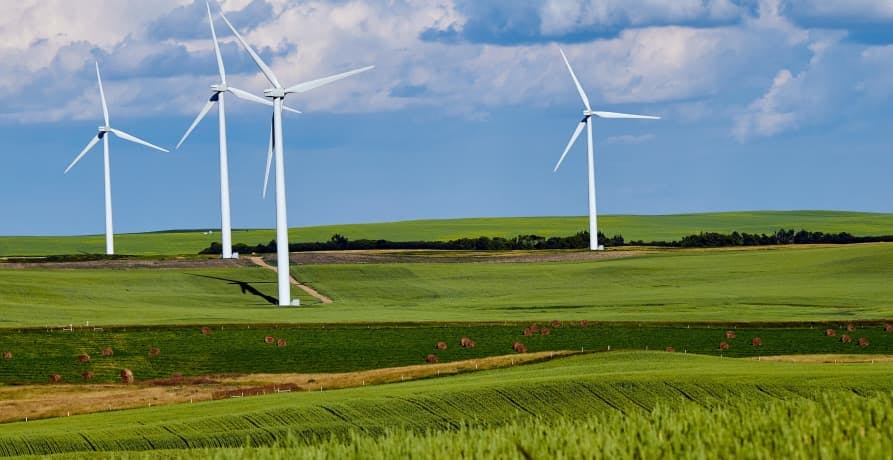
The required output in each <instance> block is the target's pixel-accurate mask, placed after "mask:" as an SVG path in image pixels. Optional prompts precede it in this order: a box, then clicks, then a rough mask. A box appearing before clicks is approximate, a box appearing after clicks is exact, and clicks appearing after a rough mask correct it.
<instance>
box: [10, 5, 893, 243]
mask: <svg viewBox="0 0 893 460" xmlns="http://www.w3.org/2000/svg"><path fill="white" fill-rule="evenodd" d="M219 7H220V8H221V9H222V10H223V11H225V12H226V14H227V16H228V17H229V18H230V20H231V21H232V22H233V23H234V24H235V25H236V26H237V27H238V28H239V29H240V30H241V31H242V33H243V35H244V36H245V37H246V39H247V40H248V41H249V42H250V43H251V44H252V45H253V46H255V48H256V49H258V50H259V51H260V53H261V54H262V56H263V57H264V59H266V60H267V61H268V62H270V63H271V66H272V67H273V69H274V70H275V71H276V73H277V75H278V76H279V78H280V80H283V82H284V83H286V84H294V83H297V82H300V81H304V80H307V79H312V78H316V77H319V76H324V75H328V74H331V73H336V72H340V71H344V70H348V69H352V68H356V67H360V66H364V65H367V64H375V65H376V69H375V70H373V71H372V72H369V73H366V74H363V75H361V76H358V77H354V78H352V79H348V80H344V81H342V82H339V83H337V84H333V85H331V86H328V87H325V88H322V89H319V90H315V91H313V92H310V93H306V94H302V95H298V96H297V97H292V98H290V99H289V104H290V105H292V106H294V107H297V108H300V109H302V110H303V111H304V112H305V113H304V114H303V115H287V116H286V120H285V132H284V135H285V146H286V170H287V177H288V182H287V187H288V203H289V224H290V226H303V225H316V224H329V223H352V222H372V221H391V220H402V219H421V218H446V217H473V216H536V215H583V214H585V212H586V171H585V142H580V143H578V145H577V146H576V147H575V148H574V150H573V151H572V152H571V153H570V154H569V156H568V158H567V160H565V161H566V163H565V164H564V165H563V166H562V168H561V170H560V171H559V172H558V173H557V174H554V173H552V167H553V166H554V164H555V162H556V161H557V159H558V157H559V156H560V154H561V151H562V149H563V147H564V145H565V143H566V142H567V140H568V138H569V137H570V135H571V133H572V132H573V129H574V125H575V123H576V122H577V121H578V119H579V118H580V110H581V109H582V105H581V102H580V100H579V97H578V96H577V94H576V91H575V90H574V87H573V82H572V81H571V79H570V77H569V75H568V74H567V71H566V70H565V68H564V66H563V62H562V61H561V56H560V54H559V53H558V46H561V47H562V48H564V50H565V51H566V53H567V54H568V57H569V59H570V60H571V63H572V64H573V65H574V68H575V70H576V71H577V74H578V76H579V77H580V80H581V83H582V84H583V86H584V87H585V88H586V89H587V92H588V93H589V97H590V99H591V100H592V103H593V106H594V107H595V108H596V109H597V110H598V109H601V110H609V111H631V112H635V113H647V114H655V115H660V116H662V117H664V119H663V120H660V121H626V120H598V121H597V123H596V125H595V135H596V158H597V164H596V175H597V184H598V198H599V202H598V204H599V211H600V212H601V213H611V214H618V213H628V214H667V213H683V212H703V211H721V210H750V209H841V210H860V211H876V212H893V204H891V203H893V201H891V199H890V197H891V196H893V185H891V181H890V179H889V177H888V176H889V174H890V172H891V171H893V157H891V152H890V149H889V147H888V146H889V145H890V140H891V139H893V117H891V115H893V110H891V109H890V108H889V107H890V102H891V96H893V78H890V75H893V32H891V31H893V3H890V2H880V1H869V0H861V1H860V0H851V1H831V0H814V1H806V0H740V1H736V0H673V1H669V0H666V1H659V0H543V1H539V2H517V1H503V0H498V1H489V2H480V1H474V0H431V1H429V0H426V1H383V0H382V1H360V0H353V1H346V0H341V1H326V2H320V1H292V0H227V1H224V2H221V3H220V6H219ZM204 8H205V6H204V2H203V1H194V0H157V1H153V2H145V1H142V0H82V1H79V2H76V3H75V2H69V1H65V0H27V1H22V2H18V3H17V5H16V6H11V7H8V8H7V10H8V11H7V13H6V14H5V15H4V17H3V18H0V43H3V45H0V145H2V149H0V152H2V153H0V197H2V198H0V216H2V217H0V234H2V235H46V234H97V233H101V232H102V231H103V230H104V220H103V219H104V217H103V213H104V208H103V189H102V161H101V159H102V155H101V149H96V150H95V151H93V152H92V153H91V154H90V155H88V156H87V157H85V158H84V160H83V161H82V162H81V163H79V164H78V165H77V166H76V167H75V168H74V169H73V170H72V171H71V172H69V174H67V175H63V174H62V171H63V170H64V169H65V167H66V166H67V165H68V163H69V162H70V161H71V160H72V159H73V158H74V156H75V155H77V153H78V152H79V151H80V149H81V148H82V147H83V146H84V145H85V144H86V143H87V141H89V139H90V136H92V135H94V134H95V132H96V126H98V125H99V124H101V118H102V114H101V108H100V105H99V100H98V99H99V98H98V90H97V87H96V82H95V75H94V73H93V63H94V61H97V60H98V61H99V62H100V65H101V66H102V70H103V77H104V83H105V86H106V93H107V96H108V99H109V106H110V111H111V116H112V124H113V125H115V126H116V127H118V128H119V129H123V130H125V131H128V132H130V133H132V134H135V135H138V136H140V137H143V138H145V139H147V140H149V141H151V142H154V143H156V144H159V145H162V146H166V147H173V146H174V145H175V144H176V142H177V140H178V139H179V137H180V136H181V135H182V133H183V132H184V131H185V129H186V128H187V127H188V125H189V123H190V122H191V120H192V118H193V117H194V116H195V114H196V113H197V111H198V110H199V109H200V108H201V106H202V104H203V103H204V101H205V100H206V98H207V96H208V94H209V93H208V86H209V85H210V84H212V83H215V82H216V68H215V64H214V56H213V50H212V48H211V41H210V36H209V30H208V24H207V19H206V17H205V10H204ZM217 26H218V27H217V29H218V35H219V36H220V38H221V41H222V44H221V46H222V48H223V53H224V60H225V62H226V65H227V70H228V74H229V80H230V83H231V84H233V85H236V86H239V87H242V88H244V89H248V90H251V91H253V92H257V93H260V92H261V91H262V90H263V89H264V87H265V86H264V81H263V79H262V77H260V75H259V74H258V72H257V71H256V69H255V68H254V66H253V65H252V63H251V62H250V61H249V60H248V59H247V58H246V56H245V55H244V54H243V53H241V52H240V50H239V49H238V48H237V46H236V44H235V42H234V41H233V38H232V36H231V35H230V34H229V33H228V31H227V30H226V29H225V26H224V25H223V24H222V23H220V22H219V21H218V23H217ZM227 102H228V104H227V108H228V109H229V110H228V117H229V134H230V160H231V164H230V169H231V179H230V180H231V184H232V202H233V205H232V208H233V225H234V226H235V227H237V228H261V227H263V228H267V227H272V226H274V224H275V213H274V202H273V199H272V196H271V197H268V198H267V200H263V199H261V185H262V182H263V170H264V161H265V154H266V144H267V135H268V134H267V129H268V123H269V111H268V110H267V109H266V108H264V107H255V106H254V105H252V104H249V103H244V102H242V101H239V100H235V99H233V98H232V97H230V98H229V99H228V101H227ZM216 136H217V131H216V120H214V117H213V116H209V118H208V119H207V120H206V121H205V122H204V123H203V124H202V125H201V126H200V127H199V128H198V129H197V130H196V131H195V132H194V134H193V136H192V137H191V138H190V139H189V141H188V142H187V143H186V144H185V145H184V146H183V148H181V149H180V150H179V151H176V152H174V153H170V154H162V153H157V152H155V151H152V150H149V149H145V148H143V147H140V146H136V145H132V144H129V143H125V142H123V141H120V140H117V139H112V145H111V155H112V187H113V193H114V210H115V228H116V231H118V232H136V231H147V230H162V229H172V228H216V227H218V226H219V195H218V194H219V191H218V190H219V189H218V187H219V180H218V172H217V171H218V169H217V143H216V142H217V140H216V139H217V137H216Z"/></svg>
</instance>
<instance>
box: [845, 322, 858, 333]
mask: <svg viewBox="0 0 893 460" xmlns="http://www.w3.org/2000/svg"><path fill="white" fill-rule="evenodd" d="M846 330H847V332H853V331H855V330H856V325H855V324H853V323H850V324H847V325H846Z"/></svg>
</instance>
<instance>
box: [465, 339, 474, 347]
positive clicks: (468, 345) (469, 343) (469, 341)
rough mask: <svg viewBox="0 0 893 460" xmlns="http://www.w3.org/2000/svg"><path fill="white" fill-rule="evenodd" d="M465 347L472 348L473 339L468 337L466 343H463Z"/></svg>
mask: <svg viewBox="0 0 893 460" xmlns="http://www.w3.org/2000/svg"><path fill="white" fill-rule="evenodd" d="M465 348H474V340H471V339H468V343H466V344H465Z"/></svg>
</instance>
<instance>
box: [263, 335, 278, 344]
mask: <svg viewBox="0 0 893 460" xmlns="http://www.w3.org/2000/svg"><path fill="white" fill-rule="evenodd" d="M264 343H266V344H273V343H276V338H275V337H273V336H272V335H268V336H266V337H264Z"/></svg>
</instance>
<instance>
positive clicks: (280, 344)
mask: <svg viewBox="0 0 893 460" xmlns="http://www.w3.org/2000/svg"><path fill="white" fill-rule="evenodd" d="M286 345H288V342H286V341H285V339H279V340H277V341H276V346H277V347H279V348H282V347H284V346H286Z"/></svg>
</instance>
